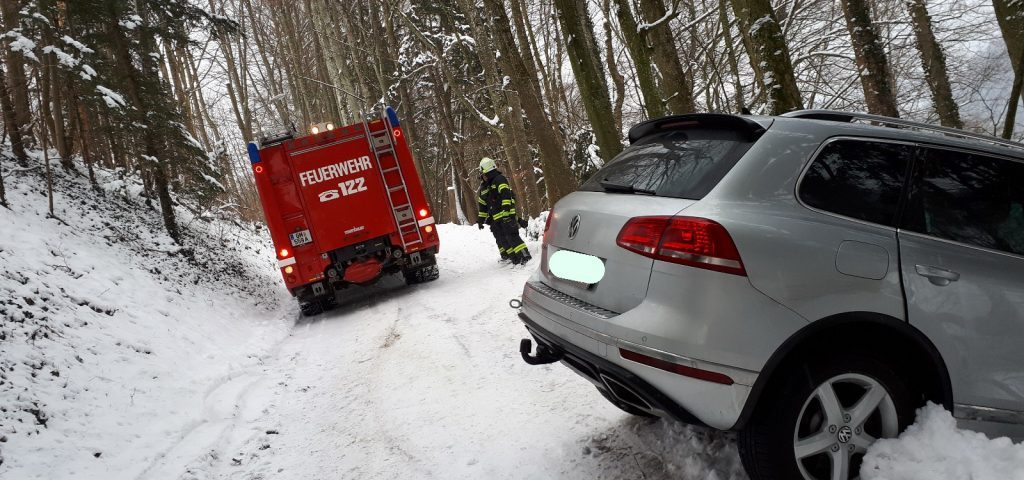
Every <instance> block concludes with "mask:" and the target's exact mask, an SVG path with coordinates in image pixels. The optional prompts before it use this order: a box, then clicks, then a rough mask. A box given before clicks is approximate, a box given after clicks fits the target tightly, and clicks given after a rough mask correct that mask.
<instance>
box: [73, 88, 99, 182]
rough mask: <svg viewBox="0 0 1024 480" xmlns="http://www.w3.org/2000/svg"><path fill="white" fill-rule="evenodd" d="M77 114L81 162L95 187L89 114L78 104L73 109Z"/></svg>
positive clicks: (83, 106)
mask: <svg viewBox="0 0 1024 480" xmlns="http://www.w3.org/2000/svg"><path fill="white" fill-rule="evenodd" d="M75 111H76V112H77V114H78V138H80V139H81V141H82V161H84V162H85V169H86V171H88V172H89V183H90V184H92V186H93V187H95V186H96V172H95V171H94V170H93V168H92V164H93V158H92V147H91V145H90V144H91V143H92V126H91V125H90V124H89V114H88V112H86V111H85V104H84V103H82V102H78V106H77V107H76V108H75Z"/></svg>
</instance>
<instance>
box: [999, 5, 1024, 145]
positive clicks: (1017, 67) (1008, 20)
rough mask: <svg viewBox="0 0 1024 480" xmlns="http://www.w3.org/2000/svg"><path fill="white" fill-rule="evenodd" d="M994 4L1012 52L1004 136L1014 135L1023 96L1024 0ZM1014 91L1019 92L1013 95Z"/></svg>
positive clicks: (1005, 38) (1007, 47) (1005, 39)
mask: <svg viewBox="0 0 1024 480" xmlns="http://www.w3.org/2000/svg"><path fill="white" fill-rule="evenodd" d="M992 6H993V7H994V8H995V11H996V20H997V21H998V22H999V29H1000V30H1002V31H1003V41H1005V42H1006V50H1007V51H1008V52H1009V54H1010V65H1011V67H1012V68H1013V72H1014V82H1013V83H1014V86H1013V88H1012V89H1011V90H1012V91H1011V92H1010V93H1011V95H1010V101H1009V107H1010V108H1012V110H1007V112H1006V122H1005V123H1004V124H1003V137H1004V138H1007V139H1008V138H1011V137H1013V130H1014V127H1015V126H1016V125H1014V123H1015V122H1016V119H1017V102H1018V99H1019V98H1020V96H1021V93H1020V83H1021V82H1022V81H1024V80H1022V78H1021V77H1024V2H1022V1H1020V0H992ZM1013 91H1016V92H1017V94H1016V95H1013Z"/></svg>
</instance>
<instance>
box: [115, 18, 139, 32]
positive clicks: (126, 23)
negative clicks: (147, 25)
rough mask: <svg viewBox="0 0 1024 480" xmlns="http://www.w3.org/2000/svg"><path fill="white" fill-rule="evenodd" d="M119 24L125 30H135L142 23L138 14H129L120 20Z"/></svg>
mask: <svg viewBox="0 0 1024 480" xmlns="http://www.w3.org/2000/svg"><path fill="white" fill-rule="evenodd" d="M119 24H120V25H121V26H122V27H124V28H125V29H126V30H135V29H136V28H139V26H140V25H142V17H140V16H138V15H129V16H128V18H125V19H124V20H121V21H120V22H119Z"/></svg>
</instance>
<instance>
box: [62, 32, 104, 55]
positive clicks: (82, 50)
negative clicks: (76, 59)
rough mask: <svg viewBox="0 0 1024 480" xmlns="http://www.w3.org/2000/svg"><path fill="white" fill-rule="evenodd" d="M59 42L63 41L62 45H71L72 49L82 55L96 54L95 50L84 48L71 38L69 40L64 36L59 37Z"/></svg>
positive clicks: (80, 43)
mask: <svg viewBox="0 0 1024 480" xmlns="http://www.w3.org/2000/svg"><path fill="white" fill-rule="evenodd" d="M61 40H63V41H64V43H66V44H68V45H71V46H72V47H75V48H77V49H78V51H80V52H82V53H96V52H95V50H93V49H91V48H89V47H87V46H85V44H83V43H82V42H79V41H78V40H75V39H73V38H71V37H69V36H67V35H64V36H63V37H61Z"/></svg>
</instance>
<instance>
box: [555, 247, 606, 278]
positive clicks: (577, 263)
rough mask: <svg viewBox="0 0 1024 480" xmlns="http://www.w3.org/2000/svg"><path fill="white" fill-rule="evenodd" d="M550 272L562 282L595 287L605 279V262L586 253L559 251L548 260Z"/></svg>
mask: <svg viewBox="0 0 1024 480" xmlns="http://www.w3.org/2000/svg"><path fill="white" fill-rule="evenodd" d="M548 270H550V271H551V274H552V275H554V276H556V277H558V278H560V279H562V280H568V281H570V282H576V283H582V284H584V285H593V284H595V283H597V282H600V281H601V279H602V278H604V261H602V260H601V259H600V258H598V257H595V256H593V255H587V254H585V253H579V252H574V251H572V250H559V251H557V252H555V253H553V254H552V255H551V258H550V259H549V260H548Z"/></svg>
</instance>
